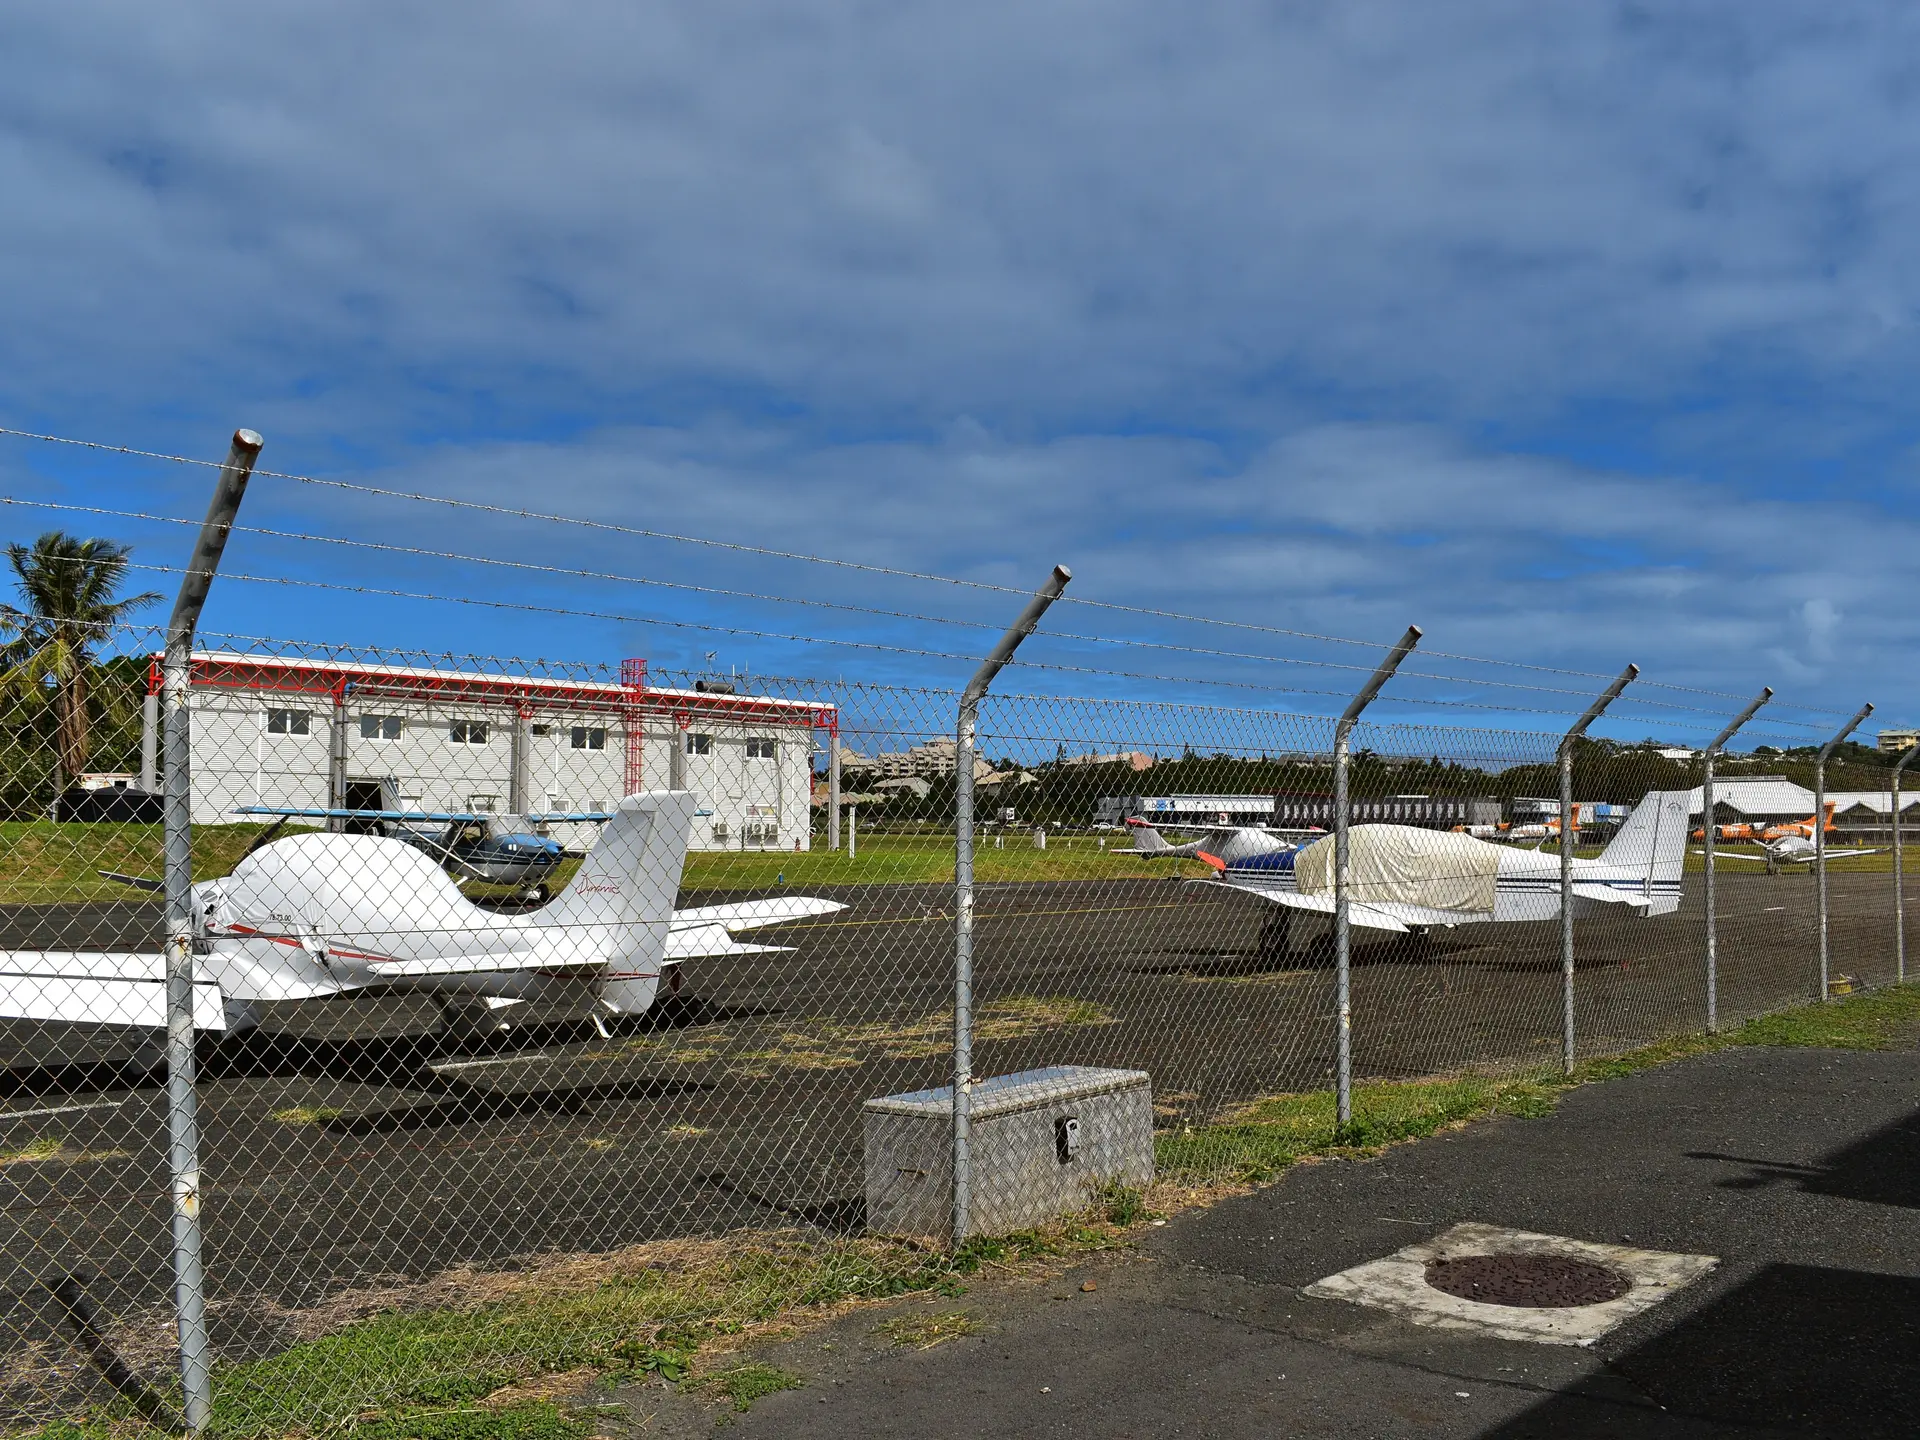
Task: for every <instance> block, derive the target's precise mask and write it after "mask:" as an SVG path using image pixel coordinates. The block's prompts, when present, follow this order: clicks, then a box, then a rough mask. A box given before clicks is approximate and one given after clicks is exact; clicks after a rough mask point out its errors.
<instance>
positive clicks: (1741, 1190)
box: [624, 1048, 1920, 1440]
mask: <svg viewBox="0 0 1920 1440" xmlns="http://www.w3.org/2000/svg"><path fill="white" fill-rule="evenodd" d="M1917 1088H1920V1054H1916V1053H1915V1052H1913V1051H1911V1050H1908V1051H1900V1052H1890V1053H1880V1054H1863V1053H1859V1052H1840V1051H1823V1050H1782V1049H1762V1048H1748V1049H1739V1050H1732V1051H1723V1052H1721V1053H1718V1054H1715V1055H1710V1056H1703V1057H1699V1058H1696V1059H1693V1060H1688V1061H1684V1062H1680V1063H1677V1064H1673V1065H1668V1066H1663V1067H1660V1068H1658V1069H1656V1070H1652V1071H1646V1072H1642V1073H1641V1074H1639V1075H1635V1076H1633V1077H1630V1078H1628V1079H1624V1080H1615V1081H1609V1082H1607V1083H1605V1084H1601V1085H1594V1086H1588V1087H1584V1088H1582V1089H1579V1090H1576V1091H1573V1092H1571V1093H1569V1094H1568V1095H1567V1096H1565V1097H1564V1099H1563V1100H1562V1102H1561V1105H1560V1107H1559V1109H1558V1110H1557V1111H1556V1113H1555V1114H1553V1115H1552V1116H1551V1117H1549V1118H1547V1119H1543V1120H1518V1119H1511V1118H1506V1119H1492V1120H1487V1121H1483V1122H1480V1123H1477V1124H1475V1125H1472V1126H1469V1127H1467V1128H1466V1129H1465V1130H1462V1131H1458V1132H1454V1133H1450V1134H1443V1135H1439V1136H1435V1137H1433V1138H1431V1139H1428V1140H1423V1141H1420V1142H1417V1143H1415V1144H1412V1145H1407V1146H1401V1147H1396V1148H1395V1149H1393V1150H1390V1151H1388V1152H1387V1153H1386V1154H1384V1155H1382V1156H1380V1157H1378V1158H1377V1159H1373V1160H1367V1161H1359V1162H1329V1163H1324V1164H1318V1165H1303V1166H1298V1167H1296V1168H1295V1169H1293V1170H1291V1171H1289V1172H1288V1173H1287V1174H1286V1175H1285V1176H1284V1177H1283V1178H1282V1179H1281V1180H1280V1181H1279V1182H1278V1183H1277V1184H1275V1185H1272V1186H1269V1187H1267V1188H1265V1189H1262V1190H1260V1191H1258V1192H1255V1193H1253V1194H1250V1195H1246V1196H1242V1197H1240V1198H1237V1199H1232V1200H1228V1201H1225V1202H1223V1203H1221V1204H1219V1205H1216V1206H1214V1207H1213V1208H1211V1209H1209V1210H1205V1211H1197V1212H1192V1213H1189V1214H1187V1215H1184V1216H1178V1217H1176V1218H1175V1219H1174V1220H1172V1221H1171V1222H1170V1223H1168V1224H1167V1225H1166V1227H1165V1228H1164V1229H1159V1230H1152V1231H1149V1232H1148V1233H1149V1236H1150V1237H1151V1238H1149V1239H1148V1240H1147V1241H1146V1242H1145V1246H1144V1249H1145V1256H1144V1258H1145V1260H1146V1262H1147V1263H1140V1262H1139V1261H1138V1260H1135V1259H1122V1260H1118V1261H1108V1262H1104V1263H1102V1262H1098V1261H1095V1262H1090V1263H1088V1264H1086V1265H1084V1266H1082V1267H1081V1268H1078V1269H1076V1270H1074V1271H1072V1272H1070V1273H1067V1274H1065V1275H1062V1276H1060V1277H1059V1278H1058V1279H1056V1280H1053V1281H1051V1282H1042V1283H1040V1284H1038V1285H1018V1284H1007V1285H999V1286H996V1285H994V1284H993V1283H992V1282H991V1281H988V1282H987V1283H983V1284H981V1285H978V1286H976V1287H975V1289H974V1292H973V1293H970V1294H968V1295H967V1296H965V1297H963V1298H962V1299H960V1300H958V1301H956V1300H954V1299H940V1300H937V1301H912V1302H903V1303H902V1304H900V1305H898V1306H896V1307H894V1310H895V1311H896V1312H897V1313H900V1314H904V1315H909V1316H913V1315H921V1314H925V1313H928V1312H930V1311H934V1310H939V1311H944V1312H954V1311H960V1312H962V1313H965V1314H968V1315H969V1316H970V1317H971V1319H972V1321H973V1322H974V1324H975V1326H977V1327H978V1329H979V1330H980V1332H981V1333H979V1334H977V1335H974V1336H971V1337H968V1338H962V1339H956V1340H952V1341H949V1342H948V1343H946V1344H944V1345H941V1346H939V1347H938V1348H935V1349H930V1350H924V1351H916V1350H912V1349H903V1348H899V1347H895V1346H892V1345H890V1344H889V1343H888V1342H887V1340H886V1339H885V1337H884V1332H877V1327H878V1326H879V1325H881V1324H882V1323H883V1322H885V1321H886V1320H887V1319H889V1318H891V1317H890V1315H889V1314H887V1313H885V1312H875V1311H871V1310H869V1311H865V1312H857V1313H854V1314H851V1315H848V1316H846V1317H845V1318H844V1319H842V1320H840V1321H839V1322H837V1323H835V1324H833V1325H830V1326H826V1327H822V1328H818V1329H814V1330H810V1331H808V1332H806V1333H804V1334H802V1335H800V1336H798V1337H797V1338H794V1339H792V1340H790V1341H788V1342H786V1343H784V1344H776V1345H771V1346H765V1347H761V1348H760V1350H758V1351H757V1352H756V1354H755V1356H754V1358H756V1359H761V1360H764V1361H768V1362H771V1363H774V1364H777V1365H779V1366H781V1367H782V1368H785V1369H787V1370H789V1371H791V1372H793V1373H795V1374H797V1375H799V1376H800V1377H801V1378H802V1379H803V1380H804V1382H805V1383H804V1387H803V1388H800V1389H796V1390H790V1391H787V1392H784V1393H781V1394H777V1395H773V1396H770V1397H768V1398H767V1399H765V1400H763V1401H761V1402H759V1403H758V1404H757V1405H756V1406H755V1407H754V1410H753V1412H752V1413H751V1414H750V1415H748V1416H745V1417H741V1419H740V1420H739V1425H738V1428H739V1432H740V1433H741V1434H743V1435H754V1434H765V1435H780V1436H794V1437H806V1436H815V1435H818V1436H832V1437H834V1440H859V1437H865V1436H876V1437H877V1436H891V1435H900V1434H918V1435H937V1436H967V1437H975V1440H992V1437H1001V1436H1006V1437H1014V1436H1021V1437H1024V1436H1032V1435H1061V1436H1090V1437H1091V1436H1098V1437H1102V1440H1109V1437H1116V1440H1130V1437H1148V1436H1154V1437H1158V1436H1173V1435H1195V1436H1209V1437H1222V1440H1231V1437H1242V1436H1244V1437H1249V1440H1252V1437H1267V1436H1274V1435H1288V1436H1301V1437H1328V1440H1334V1437H1339V1440H1348V1437H1352V1440H1358V1437H1392V1436H1407V1437H1412V1436H1422V1437H1426V1436H1460V1437H1468V1436H1477V1437H1481V1440H1569V1437H1573V1440H1585V1437H1593V1440H1600V1437H1634V1440H1701V1437H1708V1436H1763V1435H1794V1436H1809V1435H1817V1436H1833V1437H1888V1440H1891V1437H1905V1436H1910V1435H1912V1434H1914V1432H1915V1422H1914V1415H1915V1414H1916V1412H1917V1411H1920V1245H1916V1244H1915V1242H1914V1233H1915V1232H1914V1225H1915V1219H1916V1207H1920V1111H1916V1103H1915V1096H1916V1089H1917ZM1463 1221H1478V1222H1481V1223H1483V1224H1488V1225H1496V1226H1503V1227H1510V1228H1512V1229H1516V1230H1523V1231H1527V1232H1531V1233H1535V1234H1548V1235H1556V1236H1564V1237H1569V1238H1572V1239H1576V1240H1582V1241H1590V1242H1599V1243H1602V1244H1615V1245H1626V1246H1632V1247H1635V1248H1638V1249H1651V1250H1660V1251H1667V1252H1678V1253H1683V1254H1690V1255H1702V1256H1710V1257H1713V1258H1714V1259H1715V1260H1716V1261H1717V1262H1718V1263H1717V1265H1716V1266H1715V1268H1714V1269H1713V1270H1712V1271H1711V1272H1710V1273H1709V1274H1708V1275H1706V1276H1705V1277H1704V1278H1703V1279H1700V1280H1697V1281H1695V1282H1694V1283H1693V1284H1692V1285H1691V1286H1689V1287H1687V1288H1685V1289H1682V1290H1679V1291H1678V1292H1677V1293H1675V1294H1673V1295H1672V1296H1671V1297H1670V1298H1668V1299H1666V1300H1664V1301H1662V1302H1661V1303H1659V1304H1656V1305H1654V1306H1653V1307H1652V1308H1651V1309H1648V1310H1646V1311H1644V1312H1643V1313H1642V1314H1640V1315H1638V1316H1636V1317H1634V1318H1633V1319H1630V1320H1628V1321H1627V1322H1626V1323H1625V1324H1624V1325H1623V1326H1621V1327H1620V1328H1619V1329H1616V1330H1613V1331H1611V1332H1610V1333H1608V1334H1605V1335H1603V1336H1601V1337H1600V1338H1599V1339H1598V1340H1597V1341H1596V1342H1595V1343H1594V1344H1592V1345H1591V1346H1590V1347H1586V1348H1580V1347H1573V1346H1559V1345H1545V1344H1538V1343H1529V1342H1524V1341H1518V1340H1511V1339H1500V1338H1494V1337H1491V1336H1486V1335H1483V1334H1476V1333H1462V1332H1457V1331H1448V1330H1442V1329H1434V1328H1430V1327H1426V1326H1421V1325H1416V1324H1413V1323H1411V1322H1409V1321H1407V1320H1404V1319H1401V1318H1399V1317H1398V1316H1396V1315H1393V1314H1389V1313H1387V1312H1385V1311H1382V1310H1378V1309H1372V1308H1368V1307H1363V1306H1360V1305H1356V1304H1352V1303H1349V1302H1347V1301H1344V1300H1330V1299H1319V1298H1315V1297H1313V1296H1311V1295H1308V1294H1306V1293H1304V1291H1305V1289H1306V1287H1307V1286H1309V1285H1311V1284H1312V1283H1313V1282H1315V1281H1316V1280H1318V1279H1321V1278H1323V1277H1325V1276H1328V1275H1332V1274H1336V1273H1338V1272H1340V1271H1343V1270H1345V1269H1347V1268H1348V1267H1351V1266H1354V1265H1358V1264H1362V1263H1365V1262H1368V1261H1371V1260H1375V1259H1378V1258H1381V1257H1383V1256H1386V1255H1388V1254H1391V1253H1393V1252H1394V1251H1396V1250H1399V1249H1400V1248H1401V1247H1403V1246H1406V1245H1408V1244H1410V1243H1413V1242H1416V1241H1422V1240H1425V1239H1427V1238H1429V1237H1431V1236H1434V1235H1437V1234H1439V1233H1440V1232H1442V1231H1444V1230H1446V1229H1448V1228H1449V1227H1451V1226H1453V1225H1455V1224H1458V1223H1460V1222H1463ZM1087 1282H1092V1283H1091V1287H1090V1289H1089V1290H1083V1289H1082V1285H1083V1284H1086V1283H1087ZM624 1398H626V1399H628V1401H629V1403H630V1405H631V1407H632V1415H633V1417H634V1422H635V1423H634V1429H633V1433H636V1434H648V1435H667V1436H673V1435H693V1434H697V1433H701V1432H702V1430H703V1429H708V1430H710V1428H711V1426H712V1423H713V1420H712V1416H711V1414H707V1415H701V1414H699V1413H697V1412H695V1411H694V1410H693V1409H692V1407H689V1406H687V1405H685V1404H684V1403H682V1402H679V1401H677V1400H675V1399H674V1398H673V1397H665V1396H661V1395H659V1394H658V1393H657V1392H655V1393H651V1394H650V1393H647V1392H643V1391H639V1390H634V1391H628V1392H625V1396H624Z"/></svg>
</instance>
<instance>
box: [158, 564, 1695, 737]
mask: <svg viewBox="0 0 1920 1440" xmlns="http://www.w3.org/2000/svg"><path fill="white" fill-rule="evenodd" d="M127 568H128V569H130V570H140V571H145V572H149V573H155V574H168V575H177V574H181V573H183V568H182V567H180V566H173V565H148V564H142V563H139V562H130V563H129V564H128V567H127ZM221 578H222V579H223V580H233V581H240V582H245V583H248V584H256V585H280V586H286V587H290V588H297V589H306V590H326V591H332V592H335V593H340V594H349V595H371V596H377V597H379V598H382V599H390V600H415V601H422V602H429V603H439V604H454V605H471V606H479V607H482V608H486V609H493V610H511V611H515V612H519V613H526V614H535V615H553V616H563V617H568V618H573V619H582V620H602V621H613V622H615V623H618V624H628V625H659V626H664V627H667V628H670V629H676V630H697V631H701V632H703V633H707V634H715V635H730V636H741V637H748V638H752V639H759V640H777V641H782V642H785V643H788V644H795V645H811V646H828V647H837V648H843V649H851V650H871V651H879V652H884V653H887V654H895V655H910V656H915V657H918V658H921V659H929V660H954V661H959V662H962V663H964V664H969V665H971V664H975V663H977V662H978V660H979V657H978V656H977V655H967V654H959V653H955V652H952V651H944V650H929V649H924V648H920V647H915V646H905V645H894V644H889V643H886V642H884V641H878V640H853V639H847V638H842V637H837V636H820V635H795V634H792V633H790V632H784V631H774V630H760V629H755V628H751V627H748V626H740V625H722V624H718V623H715V622H712V621H700V620H673V619H665V618H661V617H659V616H652V615H629V614H623V613H620V612H615V611H600V610H581V609H574V608H571V607H567V606H556V605H535V604H532V603H531V602H528V601H522V600H490V599H482V598H479V597H476V596H470V595H444V594H439V593H430V592H426V591H408V590H396V589H391V588H387V587H383V586H373V585H343V584H341V583H339V582H337V581H329V580H310V579H305V578H301V577H297V576H287V575H252V574H247V573H245V572H240V571H227V570H223V571H221ZM1008 664H1009V665H1010V666H1017V667H1019V668H1022V669H1027V670H1044V671H1052V672H1056V673H1060V674H1068V675H1096V676H1103V677H1106V678H1108V679H1115V680H1133V681H1144V682H1148V683H1152V684H1165V685H1208V686H1216V687H1221V688H1226V689H1235V690H1252V691H1256V692H1259V693H1262V694H1276V695H1313V696H1319V697H1325V698H1327V699H1332V700H1350V699H1351V698H1352V696H1351V694H1350V693H1349V692H1348V691H1345V690H1317V689H1312V688H1309V687H1307V686H1295V685H1267V684H1259V683H1256V682H1254V681H1249V680H1223V679H1218V678H1215V677H1210V676H1196V675H1157V674H1150V673H1145V672H1141V671H1133V670H1113V669H1107V668H1104V667H1100V666H1091V665H1069V664H1064V663H1062V662H1060V661H1056V660H1033V659H1023V658H1021V657H1019V656H1015V657H1014V658H1013V659H1012V660H1011V661H1009V662H1008ZM1380 703H1385V704H1402V705H1421V706H1441V707H1444V708H1447V709H1457V710H1481V711H1486V712H1489V713H1492V714H1501V715H1556V716H1557V715H1570V714H1573V713H1575V712H1574V711H1573V710H1572V709H1571V708H1568V709H1559V710H1551V709H1543V708H1540V707H1536V706H1525V705H1505V704H1502V705H1494V704H1486V703H1482V702H1479V701H1473V700H1449V699H1443V698H1439V697H1429V696H1420V697H1412V696H1387V697H1383V700H1382V702H1380ZM1649 723H1668V724H1682V725H1688V724H1689V723H1690V722H1685V721H1660V722H1649ZM1692 728H1700V729H1705V728H1707V726H1706V724H1705V722H1702V723H1701V724H1699V725H1698V726H1694V727H1692Z"/></svg>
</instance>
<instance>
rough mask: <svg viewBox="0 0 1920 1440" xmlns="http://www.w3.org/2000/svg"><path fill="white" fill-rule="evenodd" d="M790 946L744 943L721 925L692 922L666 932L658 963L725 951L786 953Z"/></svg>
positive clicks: (726, 953)
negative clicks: (682, 927) (665, 944)
mask: <svg viewBox="0 0 1920 1440" xmlns="http://www.w3.org/2000/svg"><path fill="white" fill-rule="evenodd" d="M792 949H793V947H792V946H791V945H750V944H747V943H745V942H744V941H740V940H736V939H734V938H733V934H732V932H731V931H729V930H728V929H727V927H726V926H724V925H693V926H689V927H688V928H687V929H685V930H681V929H679V928H675V929H674V930H673V932H672V933H671V934H669V935H668V936H667V953H666V955H665V956H663V957H662V959H661V962H660V963H661V964H663V965H676V964H678V963H679V962H680V961H682V960H701V959H707V958H710V957H719V956H728V955H785V954H787V953H789V952H790V951H791V950H792Z"/></svg>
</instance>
